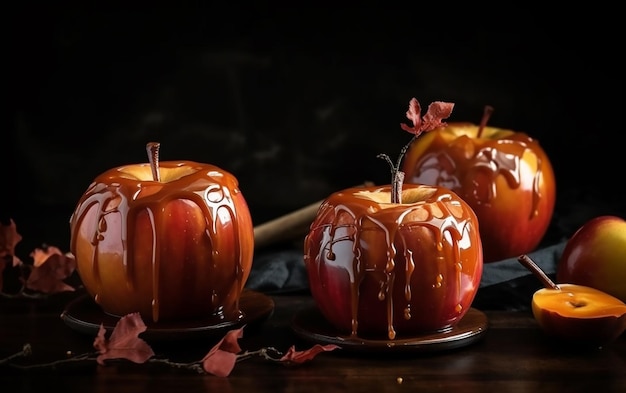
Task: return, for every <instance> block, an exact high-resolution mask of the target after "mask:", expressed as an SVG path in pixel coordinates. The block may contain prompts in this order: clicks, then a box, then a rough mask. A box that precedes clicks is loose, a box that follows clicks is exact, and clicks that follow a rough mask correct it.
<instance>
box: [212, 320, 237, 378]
mask: <svg viewBox="0 0 626 393" xmlns="http://www.w3.org/2000/svg"><path fill="white" fill-rule="evenodd" d="M243 328H244V327H243V326H242V327H240V328H239V329H234V330H230V331H229V332H228V333H226V335H225V336H224V337H223V338H222V339H221V340H220V341H219V342H218V343H217V344H215V346H213V348H211V350H210V351H209V353H207V354H206V356H205V357H204V358H203V359H202V368H203V369H204V371H206V372H207V373H209V374H213V375H216V376H218V377H227V376H229V375H230V373H231V371H233V368H235V363H236V362H237V354H238V353H239V352H241V347H240V346H239V342H238V340H239V339H240V338H241V337H243Z"/></svg>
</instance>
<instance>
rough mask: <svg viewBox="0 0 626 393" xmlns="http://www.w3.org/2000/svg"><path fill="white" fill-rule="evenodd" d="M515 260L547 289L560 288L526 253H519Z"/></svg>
mask: <svg viewBox="0 0 626 393" xmlns="http://www.w3.org/2000/svg"><path fill="white" fill-rule="evenodd" d="M517 260H518V261H519V262H520V263H521V264H522V265H524V266H525V267H526V268H527V269H528V270H530V271H531V272H532V273H533V274H534V275H535V276H536V277H537V278H539V280H540V281H541V283H542V284H543V286H544V287H546V288H548V289H560V288H559V286H558V285H556V284H555V283H554V281H552V280H550V277H548V276H547V275H546V273H545V272H544V271H543V270H541V268H540V267H539V266H538V265H537V264H536V263H535V262H534V261H533V260H532V259H530V257H529V256H528V255H525V254H524V255H520V256H519V257H518V258H517Z"/></svg>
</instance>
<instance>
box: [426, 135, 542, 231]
mask: <svg viewBox="0 0 626 393" xmlns="http://www.w3.org/2000/svg"><path fill="white" fill-rule="evenodd" d="M465 143H472V142H471V141H470V140H469V139H466V140H465ZM496 144H497V146H496V147H492V146H489V147H484V148H482V149H479V150H478V151H477V152H476V154H475V155H474V157H473V158H472V164H470V165H469V168H471V169H470V170H469V171H467V172H461V170H460V168H456V167H455V165H454V162H455V160H454V156H456V155H458V154H459V153H457V149H452V148H446V149H445V150H442V151H441V152H438V153H430V154H426V155H425V156H424V157H422V159H421V160H420V161H419V162H418V163H417V164H416V168H419V171H418V172H417V173H416V175H415V178H414V181H416V182H420V181H421V176H422V174H423V173H424V172H426V171H430V170H433V169H435V170H438V169H439V168H446V169H445V171H444V172H439V173H438V174H437V178H436V180H435V183H434V184H441V185H446V186H448V187H450V188H451V189H452V190H454V191H456V192H460V193H462V190H461V188H462V184H463V183H462V180H460V179H463V178H465V177H466V176H469V175H471V174H472V172H473V171H479V170H480V171H484V172H485V173H488V174H489V177H490V179H491V188H490V189H489V190H488V191H489V192H488V193H487V196H486V197H483V196H480V195H478V190H477V189H473V190H472V192H473V197H474V198H475V200H476V201H477V203H484V204H489V203H490V202H491V200H492V199H494V198H496V197H497V192H496V186H495V179H496V177H497V176H498V175H503V176H504V178H505V179H506V181H507V184H508V185H509V187H511V188H519V186H520V184H521V165H520V157H522V155H523V154H524V152H525V150H528V151H530V152H531V153H533V155H535V157H536V161H537V168H536V169H537V170H536V172H535V176H534V178H533V185H532V207H531V211H530V214H529V219H532V218H533V217H536V216H537V215H538V214H539V200H540V199H541V197H542V195H541V191H540V188H539V182H540V181H541V176H542V167H543V163H542V160H541V158H540V157H538V156H537V155H536V154H535V153H534V152H533V151H532V150H531V149H529V148H528V143H526V142H523V141H510V140H498V141H496ZM461 150H463V151H465V149H461ZM457 170H458V171H459V173H458V174H456V175H455V176H450V175H453V174H455V171H457ZM429 183H430V182H429Z"/></svg>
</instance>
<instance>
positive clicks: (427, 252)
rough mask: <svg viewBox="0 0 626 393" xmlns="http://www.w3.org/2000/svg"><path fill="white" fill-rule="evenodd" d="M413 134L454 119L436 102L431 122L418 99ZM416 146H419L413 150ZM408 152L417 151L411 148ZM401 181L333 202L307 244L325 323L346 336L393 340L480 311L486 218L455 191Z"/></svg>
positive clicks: (395, 178) (337, 196)
mask: <svg viewBox="0 0 626 393" xmlns="http://www.w3.org/2000/svg"><path fill="white" fill-rule="evenodd" d="M411 111H412V117H411V119H412V120H413V127H408V126H405V127H403V128H404V129H405V130H406V131H408V132H410V133H412V134H413V138H412V139H411V141H413V140H414V139H415V138H417V137H418V136H419V135H420V134H421V133H422V132H424V131H428V130H430V129H432V128H434V127H436V126H437V125H440V124H441V122H440V120H441V119H442V118H446V117H447V116H449V114H450V112H451V111H452V104H449V103H444V102H435V103H433V104H431V105H430V106H429V109H428V111H427V113H426V115H425V116H424V117H423V118H422V117H421V114H420V106H419V103H418V102H417V100H415V99H413V100H412V108H411ZM410 143H411V142H409V144H410ZM407 146H408V144H407ZM407 146H405V147H404V149H402V150H401V153H400V156H399V158H398V161H397V163H395V164H394V163H393V162H392V161H391V160H390V159H389V157H388V156H387V155H384V154H381V155H380V156H379V157H380V158H383V159H385V160H386V161H387V162H388V163H389V164H390V166H391V169H392V170H391V173H392V180H391V183H390V184H388V185H382V186H364V187H354V188H348V189H345V190H341V191H338V192H335V193H333V194H331V195H329V196H328V197H327V198H326V199H325V200H324V202H323V203H322V204H321V206H320V208H319V210H318V212H317V215H316V217H315V219H314V221H313V223H312V224H311V226H310V230H309V233H308V234H307V236H306V238H305V243H304V262H305V265H306V268H307V272H308V279H309V287H310V289H311V293H312V296H313V298H314V300H315V302H316V304H317V306H318V308H319V310H320V311H321V313H322V315H323V316H324V317H325V318H326V319H327V320H328V321H329V322H330V323H331V324H332V325H333V326H334V327H335V328H336V329H337V330H338V331H339V332H341V333H342V334H346V335H349V336H353V337H356V336H358V337H378V338H382V339H390V340H393V339H395V338H396V337H398V336H411V335H418V334H421V333H424V332H435V331H444V330H448V329H451V328H452V327H453V326H454V325H455V324H457V323H458V322H459V321H460V320H461V318H463V316H464V315H465V314H466V313H467V311H468V310H469V309H470V306H471V303H472V301H473V299H474V297H475V295H476V292H477V290H478V287H479V284H480V279H481V276H482V269H483V259H482V258H483V254H482V245H481V241H480V235H479V228H478V219H477V217H476V215H475V214H474V212H473V211H472V209H471V207H470V206H469V205H468V204H467V203H466V202H465V201H464V200H463V199H461V198H460V197H459V196H458V195H456V194H455V193H454V192H452V191H450V190H449V189H447V188H444V187H439V186H430V185H421V184H403V181H402V180H403V175H404V174H403V173H402V172H401V171H399V166H400V165H399V164H400V162H401V160H402V155H403V154H404V152H405V151H406V148H407Z"/></svg>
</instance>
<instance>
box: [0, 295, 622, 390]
mask: <svg viewBox="0 0 626 393" xmlns="http://www.w3.org/2000/svg"><path fill="white" fill-rule="evenodd" d="M76 296H78V294H60V295H54V296H52V297H50V298H48V299H45V300H41V299H40V300H29V299H6V298H0V359H4V358H6V357H7V356H10V355H12V354H13V353H16V352H19V351H20V350H21V348H22V346H23V345H24V344H26V343H29V344H30V345H31V347H32V350H33V353H32V355H31V356H30V357H28V358H18V359H14V361H13V363H14V364H19V365H25V366H28V365H33V364H43V363H47V362H52V361H55V360H59V359H63V358H65V357H67V356H68V351H69V352H71V353H72V354H75V355H76V354H81V353H88V352H93V351H94V348H93V346H92V345H93V339H94V337H93V336H90V335H89V334H85V333H81V332H78V331H77V330H75V329H73V328H70V327H69V326H68V325H67V324H66V323H65V322H64V321H63V320H62V319H61V318H60V314H61V312H62V311H63V310H64V309H65V307H66V306H67V304H69V302H70V301H71V300H72V299H74V298H75V297H76ZM270 299H271V300H273V301H274V304H275V308H274V311H273V313H272V314H271V315H270V316H269V317H267V318H266V319H263V320H261V321H257V322H256V323H253V324H250V326H246V327H245V329H244V336H243V338H241V339H240V340H239V343H240V345H241V347H242V348H243V349H244V350H255V349H259V348H262V347H269V346H273V347H276V348H277V349H279V350H282V351H285V350H287V349H288V348H289V347H290V346H291V345H295V346H296V348H297V349H298V350H303V349H306V348H309V347H311V346H312V345H313V342H310V341H308V340H307V339H306V338H304V337H303V336H302V335H298V334H296V333H295V332H294V330H293V328H292V324H291V321H292V318H293V317H294V315H296V314H297V313H299V312H300V311H301V310H303V309H307V308H310V307H312V306H313V302H312V299H311V297H310V296H309V295H308V293H292V294H282V295H273V296H270ZM481 311H482V312H484V314H485V315H486V316H487V319H488V328H487V329H486V331H485V333H484V334H482V335H481V337H480V339H479V340H477V341H474V342H472V343H471V344H469V345H466V346H462V347H459V348H450V349H442V350H436V351H422V350H420V351H413V352H411V351H408V352H402V353H400V352H388V353H386V352H385V351H377V352H375V353H368V351H363V350H356V351H355V350H345V349H341V350H335V351H332V352H325V353H322V354H320V355H318V356H317V357H315V358H314V359H313V360H312V361H310V362H307V363H304V364H301V365H298V366H293V367H288V366H285V365H284V364H281V363H276V362H271V361H268V360H265V359H263V358H261V357H254V358H250V359H246V360H243V361H241V362H239V363H237V364H236V365H235V368H234V369H233V371H232V373H231V374H230V375H229V376H228V377H216V376H214V375H210V374H198V373H197V372H194V371H192V370H188V369H179V368H175V367H170V366H167V365H163V364H159V363H144V364H134V363H131V362H129V361H124V360H122V361H114V362H111V363H110V364H108V365H106V366H99V365H97V363H96V362H95V361H84V362H72V363H63V364H60V365H58V366H57V367H46V368H34V369H21V368H15V367H12V366H8V365H6V364H5V365H0V391H1V392H3V393H14V392H19V391H33V392H44V391H50V390H54V391H60V392H73V391H76V392H90V391H94V392H117V393H122V392H165V391H176V392H196V391H215V392H239V391H241V392H244V391H245V392H272V393H276V392H331V391H368V392H369V391H372V392H396V391H398V392H399V391H404V392H418V391H419V392H425V391H437V392H457V393H458V392H487V391H488V392H522V391H523V392H598V393H599V392H626V337H620V338H619V339H618V340H617V341H616V342H614V343H612V344H611V345H610V346H606V347H604V348H585V347H579V346H576V345H573V344H564V343H559V342H557V341H555V340H553V339H550V338H548V337H546V336H545V335H544V334H543V333H542V331H541V330H539V329H538V327H537V324H536V322H535V320H534V319H533V317H532V315H531V314H530V313H529V312H523V311H515V312H510V311H501V310H499V311H497V310H492V311H490V310H481ZM219 338H221V336H220V337H204V338H203V337H194V338H193V339H186V338H185V337H182V336H181V337H180V340H177V339H174V340H166V341H163V342H156V343H149V344H150V345H151V346H152V348H153V349H154V351H155V353H156V354H157V355H158V356H160V357H166V358H168V359H170V360H172V361H181V362H187V361H193V360H198V359H201V358H202V357H203V356H204V355H205V354H206V353H207V352H208V351H209V349H210V348H211V347H212V346H213V345H214V344H215V342H216V341H217V340H218V339H219Z"/></svg>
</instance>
